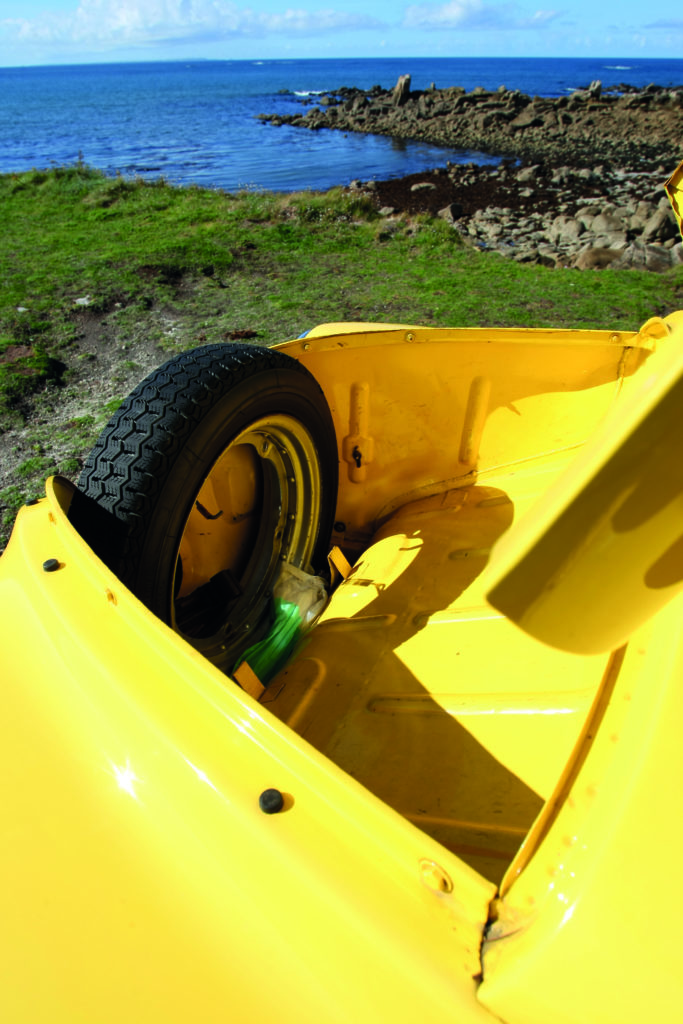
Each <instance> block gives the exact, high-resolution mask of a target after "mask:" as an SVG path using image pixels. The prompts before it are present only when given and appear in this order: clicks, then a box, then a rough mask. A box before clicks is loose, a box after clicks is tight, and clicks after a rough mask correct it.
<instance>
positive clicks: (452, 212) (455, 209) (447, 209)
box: [437, 203, 463, 224]
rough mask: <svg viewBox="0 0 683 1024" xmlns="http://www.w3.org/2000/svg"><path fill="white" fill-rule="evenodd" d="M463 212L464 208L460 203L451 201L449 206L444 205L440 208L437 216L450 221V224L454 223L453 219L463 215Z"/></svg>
mask: <svg viewBox="0 0 683 1024" xmlns="http://www.w3.org/2000/svg"><path fill="white" fill-rule="evenodd" d="M462 213H463V210H462V206H461V205H460V203H449V204H448V206H444V208H443V210H439V212H438V215H437V216H439V217H441V219H442V220H445V221H448V223H449V224H452V223H453V221H456V220H458V218H459V217H462Z"/></svg>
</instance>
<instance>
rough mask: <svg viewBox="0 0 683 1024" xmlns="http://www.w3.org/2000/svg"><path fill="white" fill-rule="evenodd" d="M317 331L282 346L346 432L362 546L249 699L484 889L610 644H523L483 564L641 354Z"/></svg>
mask: <svg viewBox="0 0 683 1024" xmlns="http://www.w3.org/2000/svg"><path fill="white" fill-rule="evenodd" d="M322 332H323V328H319V329H318V333H319V335H320V336H319V337H318V338H317V339H316V343H315V351H314V352H312V353H311V354H309V351H310V350H307V349H306V345H307V344H309V342H308V341H307V340H306V339H304V340H303V341H300V342H298V343H295V344H292V345H289V346H286V348H287V350H289V351H291V352H292V354H297V355H299V357H300V358H302V359H303V360H304V361H305V362H307V364H308V365H309V366H310V368H311V369H312V370H313V372H314V373H315V374H316V376H317V377H318V380H319V381H320V382H321V384H322V386H323V388H324V389H325V391H326V395H327V398H328V401H329V402H330V405H331V408H332V411H333V415H334V417H335V421H336V423H337V431H338V435H339V436H340V437H341V438H342V440H341V444H340V454H341V457H342V462H341V466H342V474H341V476H342V480H341V485H340V497H339V503H338V524H337V525H338V527H340V529H339V530H338V535H337V540H338V542H339V543H340V544H341V546H342V547H346V549H347V550H348V551H349V553H352V552H354V549H356V548H357V546H361V553H360V555H359V556H358V557H357V560H356V562H355V565H354V567H353V570H352V572H351V574H350V576H349V577H348V579H347V580H345V581H344V582H343V583H342V585H341V586H340V587H339V588H338V589H337V590H336V591H335V593H334V594H333V596H332V599H331V601H330V603H329V605H328V608H327V609H326V611H325V613H324V614H323V616H322V617H321V619H320V620H319V622H318V624H317V625H316V627H315V629H314V630H313V631H312V633H311V635H310V636H309V637H308V639H307V640H306V641H305V643H304V645H303V646H302V649H301V650H300V651H299V652H298V654H297V656H296V657H295V658H294V659H293V661H292V663H291V664H290V666H289V667H288V668H287V669H285V671H284V672H282V673H281V674H280V676H279V677H278V678H277V679H276V680H275V681H274V682H273V683H272V684H271V685H270V687H269V689H268V690H267V692H266V694H264V696H263V698H262V703H263V705H264V706H265V707H267V708H268V709H269V710H270V711H272V712H273V713H274V714H275V715H277V716H278V717H279V718H281V719H282V720H283V721H284V722H286V723H287V724H288V725H290V726H291V727H292V728H293V729H295V730H296V731H297V732H298V733H299V734H300V735H301V736H303V737H304V738H305V739H306V740H308V741H309V742H310V743H311V744H312V745H313V746H314V747H315V748H316V749H318V750H319V751H320V752H321V753H323V754H325V755H326V756H327V757H329V758H330V759H331V760H332V761H334V762H335V763H336V764H338V765H339V766H340V767H342V768H344V769H345V770H346V771H347V772H349V774H350V775H352V776H353V777H354V778H356V779H358V780H359V781H361V782H362V783H363V784H364V785H366V786H367V787H368V788H369V789H370V790H371V791H372V792H373V793H375V794H377V795H378V796H380V797H381V798H382V799H383V800H385V801H386V802H387V803H388V804H389V805H390V806H392V807H394V808H395V809H396V810H398V811H399V812H400V813H401V814H402V815H404V816H405V817H406V818H407V819H408V820H410V821H412V822H414V823H415V824H418V825H419V826H420V828H422V829H423V830H424V831H426V832H427V833H428V834H429V835H431V836H433V837H434V838H436V839H438V840H439V842H441V843H443V844H444V845H445V846H446V847H448V848H449V849H450V850H452V851H454V852H455V853H457V854H458V856H460V857H462V858H463V860H465V861H466V862H467V863H469V864H470V865H472V866H473V867H474V868H475V869H476V870H477V871H479V872H481V873H482V874H483V875H484V876H485V877H486V878H488V879H490V880H491V881H494V882H499V881H500V880H501V878H502V876H503V874H504V872H505V870H506V868H507V866H508V865H509V863H510V861H511V860H512V858H513V857H514V855H515V853H516V851H517V849H518V847H519V845H520V844H521V842H522V840H523V839H524V837H525V835H526V833H527V831H528V830H529V828H530V827H531V825H532V823H533V821H534V819H535V818H536V816H537V814H538V813H539V811H540V810H541V808H542V806H543V803H544V801H545V800H546V799H547V798H548V797H549V796H550V794H551V793H552V791H553V789H554V786H555V783H556V780H557V778H558V776H559V775H560V774H561V772H562V769H563V767H564V765H565V763H566V761H567V759H568V758H569V756H570V754H571V752H572V749H573V747H574V745H575V743H576V741H577V738H578V736H579V735H580V732H581V729H582V727H583V724H584V721H585V718H586V715H587V713H588V710H589V708H590V706H591V704H592V701H593V699H594V697H595V694H596V691H597V690H598V688H599V686H600V684H601V682H602V680H603V677H604V675H605V673H606V671H607V669H608V665H609V652H607V653H606V654H597V655H591V656H580V655H576V654H572V653H566V652H564V651H560V650H557V649H555V648H553V647H550V646H548V645H546V644H543V643H539V642H538V641H536V640H534V639H533V638H531V637H529V636H528V635H526V634H525V633H523V632H521V631H520V630H518V629H517V627H516V626H515V625H513V624H512V623H511V622H510V621H509V620H508V619H506V618H505V617H504V616H503V615H502V614H500V613H499V612H497V611H496V610H495V609H493V608H492V607H491V605H490V604H489V603H488V602H487V600H486V596H485V591H484V590H483V589H482V585H481V573H482V571H483V570H484V568H485V567H486V565H487V563H488V562H489V560H490V556H491V549H492V548H493V546H494V545H495V543H496V542H497V541H498V540H499V538H500V537H501V536H502V535H503V534H504V533H505V532H506V531H508V530H509V528H510V527H511V525H512V524H513V522H516V521H517V520H518V519H519V518H520V517H521V516H522V515H523V513H524V512H525V511H527V510H528V509H529V508H533V506H534V505H535V503H536V502H537V501H538V499H539V498H540V497H541V496H542V495H543V494H544V493H545V491H546V490H547V489H548V487H549V486H550V484H551V483H552V481H553V480H554V479H555V478H556V477H557V476H558V474H560V473H561V472H562V471H563V470H565V469H566V467H567V466H568V465H569V464H570V463H571V461H572V460H573V459H574V458H575V457H576V454H577V451H578V450H579V448H580V447H581V445H582V443H583V442H584V441H585V440H586V439H587V438H588V437H589V436H590V435H591V433H592V432H593V431H594V430H595V428H596V426H597V424H598V423H599V422H600V420H601V418H603V417H604V416H606V415H607V413H608V411H609V410H610V409H612V408H613V407H614V404H615V403H618V400H619V399H620V398H622V399H623V397H624V393H625V392H627V391H628V390H629V389H630V387H632V386H633V381H634V380H635V379H636V378H637V377H638V376H639V375H638V374H636V373H635V371H636V370H637V368H638V367H639V366H641V365H642V364H643V363H644V362H645V361H646V360H647V358H648V357H649V355H650V352H651V350H652V348H653V347H654V343H653V341H652V339H651V337H649V336H647V335H645V336H642V337H640V336H637V335H635V334H632V335H626V336H625V335H622V334H619V333H616V332H598V331H595V332H571V331H540V330H538V331H528V330H483V329H481V330H479V329H478V330H451V331H447V330H425V329H419V328H412V327H407V328H395V327H391V328H388V329H386V330H385V331H382V332H381V333H380V332H378V331H377V330H376V329H375V331H374V332H368V333H364V332H363V331H362V329H361V330H359V332H358V333H356V334H354V335H344V334H339V335H332V337H330V338H329V339H326V337H325V335H324V333H322ZM340 349H342V351H340ZM359 394H361V395H362V396H363V406H364V407H363V410H362V415H361V416H360V417H359V416H358V414H357V406H358V396H359ZM619 404H620V403H619ZM361 421H362V423H361V426H360V429H359V422H361ZM446 425H447V429H446ZM345 432H348V433H347V436H351V437H352V439H353V443H354V445H355V446H357V447H358V449H359V450H360V451H361V456H362V454H363V450H364V448H367V449H368V450H369V451H370V453H371V457H370V458H368V460H367V462H366V461H364V459H363V457H361V467H360V468H361V469H364V470H365V472H362V473H361V474H359V473H358V472H357V469H358V467H357V466H355V465H352V464H351V463H348V464H346V465H345V463H344V451H345V448H346V447H348V444H345V440H344V436H345ZM370 441H372V444H369V442H370ZM408 480H410V481H412V482H413V486H412V487H410V488H409V487H408V486H407V484H406V483H405V482H404V481H408ZM411 499H412V500H411ZM341 527H343V529H341ZM366 537H367V538H368V541H367V546H366V545H365V544H364V543H363V539H364V538H366Z"/></svg>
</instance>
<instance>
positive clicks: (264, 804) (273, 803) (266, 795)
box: [258, 789, 285, 814]
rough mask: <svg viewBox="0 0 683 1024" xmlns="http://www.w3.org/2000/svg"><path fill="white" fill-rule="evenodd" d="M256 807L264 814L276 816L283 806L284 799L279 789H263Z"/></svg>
mask: <svg viewBox="0 0 683 1024" xmlns="http://www.w3.org/2000/svg"><path fill="white" fill-rule="evenodd" d="M258 805H259V807H260V808H261V810H262V811H263V813H264V814H277V813H278V811H281V810H282V808H283V807H284V806H285V798H284V797H283V795H282V793H281V792H280V790H279V789H264V790H263V792H262V793H261V795H260V797H259V798H258Z"/></svg>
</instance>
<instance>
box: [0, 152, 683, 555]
mask: <svg viewBox="0 0 683 1024" xmlns="http://www.w3.org/2000/svg"><path fill="white" fill-rule="evenodd" d="M0 213H1V215H2V223H3V243H2V248H1V251H0V430H2V431H3V434H2V439H1V440H0V445H1V446H2V465H1V467H0V517H1V518H2V521H3V527H2V533H1V534H0V545H1V543H2V540H3V538H4V537H5V536H6V533H7V529H8V527H9V524H10V523H11V521H12V518H13V515H14V512H15V510H16V508H17V507H18V505H19V504H20V503H21V502H22V501H23V500H25V498H26V497H27V496H31V495H33V494H36V493H39V492H40V491H41V489H42V482H43V480H44V477H45V476H46V475H47V474H49V473H50V472H54V471H55V470H59V471H61V472H65V473H66V474H67V475H71V476H77V474H78V471H79V467H80V465H81V463H82V459H83V456H84V455H85V454H86V453H87V450H88V448H89V447H90V445H91V444H92V441H93V440H94V437H95V436H96V434H97V432H98V430H99V429H100V428H101V426H102V425H103V423H104V422H105V420H106V417H107V415H108V414H109V413H110V412H111V410H112V408H114V407H115V405H116V403H117V401H119V400H120V399H121V398H122V397H123V396H124V395H125V394H126V393H127V391H128V390H130V388H131V387H133V386H134V385H135V384H136V383H137V381H138V380H139V379H141V377H143V376H144V375H145V373H146V372H148V371H149V369H151V368H152V367H153V366H154V365H157V364H158V363H160V362H162V361H163V360H164V358H166V355H167V354H169V353H171V352H173V351H177V350H179V349H182V348H188V347H191V346H193V345H197V344H202V343H204V342H207V341H216V340H224V341H225V340H230V338H232V337H236V336H237V337H240V336H243V335H244V333H245V332H246V333H247V336H249V337H253V338H254V340H255V341H256V342H257V343H261V344H273V343H275V342H277V341H282V340H286V339H288V338H291V337H295V336H296V335H298V334H300V333H301V332H302V331H303V330H305V329H307V328H309V327H311V326H313V325H314V324H315V323H319V322H321V321H327V320H344V319H362V320H389V321H404V322H411V323H425V324H433V325H444V326H445V325H463V326H465V325H487V324H488V325H502V326H513V325H526V326H548V325H552V326H558V327H559V326H565V327H594V326H595V327H609V328H614V329H619V328H623V329H631V328H635V327H637V326H639V325H640V324H641V323H642V322H643V321H644V320H646V319H647V318H648V317H650V316H652V315H655V314H664V313H666V312H670V311H671V310H672V309H675V308H677V307H678V306H680V305H683V271H681V270H677V271H673V272H670V273H668V274H666V275H663V276H659V275H654V274H649V273H640V272H636V271H610V270H604V271H602V272H599V273H596V272H588V273H581V272H578V271H555V270H549V269H546V268H543V267H531V266H522V265H518V264H516V263H514V262H513V261H510V260H505V259H503V258H502V257H500V256H498V255H497V254H485V253H479V252H477V251H475V250H473V249H470V248H467V247H464V246H463V245H461V244H459V243H458V240H457V236H456V235H455V233H454V232H453V231H452V229H451V228H449V227H448V226H447V225H446V224H445V223H442V222H441V221H434V220H422V221H420V220H418V221H414V222H412V223H409V222H407V221H399V222H397V223H394V224H392V225H388V224H387V222H386V221H383V220H381V219H379V218H378V217H377V216H376V214H375V213H374V211H373V209H372V207H371V206H370V205H369V204H368V202H367V201H366V200H363V199H360V198H353V197H352V196H345V195H342V194H341V193H340V192H338V191H333V192H332V193H328V194H327V195H324V196H315V195H310V194H302V195H293V196H278V195H269V194H255V193H245V194H240V195H226V194H224V193H220V192H213V191H208V190H202V189H197V188H189V189H179V188H173V187H171V186H169V185H167V184H165V183H163V182H161V183H153V184H149V183H143V182H141V181H128V180H124V179H122V178H113V179H112V178H106V177H104V176H103V175H101V174H100V173H99V172H97V171H94V170H92V169H90V168H88V167H85V166H81V165H77V166H74V167H68V168H55V169H54V170H52V171H49V172H43V171H32V172H28V173H26V174H20V175H5V176H1V177H0ZM78 300H81V301H80V302H79V301H78Z"/></svg>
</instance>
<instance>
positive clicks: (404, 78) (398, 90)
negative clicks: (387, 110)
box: [391, 75, 411, 107]
mask: <svg viewBox="0 0 683 1024" xmlns="http://www.w3.org/2000/svg"><path fill="white" fill-rule="evenodd" d="M410 82H411V78H410V75H399V79H398V81H397V83H396V85H395V86H394V91H393V92H392V94H391V102H392V104H393V105H394V106H395V107H402V106H403V105H404V103H406V102H407V101H408V100H409V99H410Z"/></svg>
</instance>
